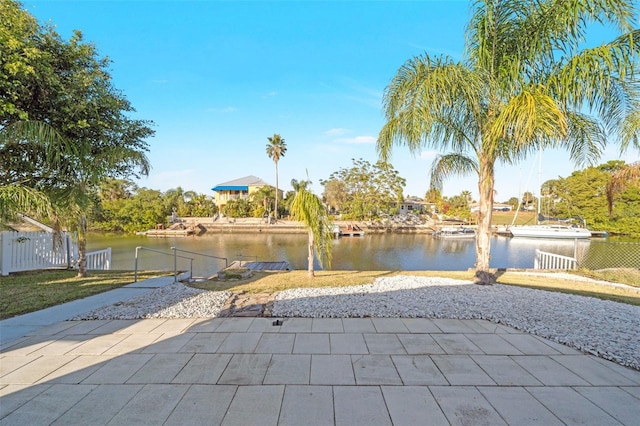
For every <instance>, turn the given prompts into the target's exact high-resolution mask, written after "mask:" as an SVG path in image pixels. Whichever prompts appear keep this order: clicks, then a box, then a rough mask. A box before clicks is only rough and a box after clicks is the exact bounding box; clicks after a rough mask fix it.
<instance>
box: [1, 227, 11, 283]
mask: <svg viewBox="0 0 640 426" xmlns="http://www.w3.org/2000/svg"><path fill="white" fill-rule="evenodd" d="M8 234H9V231H2V232H0V273H1V274H2V275H4V276H7V275H9V272H10V271H9V265H11V257H10V256H11V252H10V251H9V235H8Z"/></svg>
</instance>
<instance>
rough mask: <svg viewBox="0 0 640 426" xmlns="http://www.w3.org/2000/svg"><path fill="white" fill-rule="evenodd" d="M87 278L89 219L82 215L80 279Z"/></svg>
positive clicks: (79, 246)
mask: <svg viewBox="0 0 640 426" xmlns="http://www.w3.org/2000/svg"><path fill="white" fill-rule="evenodd" d="M86 276H87V217H86V216H85V215H84V214H81V215H80V218H79V223H78V278H84V277H86Z"/></svg>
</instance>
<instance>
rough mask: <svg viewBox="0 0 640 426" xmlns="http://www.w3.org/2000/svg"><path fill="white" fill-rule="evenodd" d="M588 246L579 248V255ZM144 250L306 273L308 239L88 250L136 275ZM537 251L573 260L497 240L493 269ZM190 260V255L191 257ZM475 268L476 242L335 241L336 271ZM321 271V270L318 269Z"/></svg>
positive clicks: (131, 244)
mask: <svg viewBox="0 0 640 426" xmlns="http://www.w3.org/2000/svg"><path fill="white" fill-rule="evenodd" d="M585 244H586V245H588V244H589V241H588V240H587V241H584V242H579V244H578V250H582V249H583V246H585ZM137 246H144V247H149V248H153V249H156V250H163V251H166V252H167V253H170V252H171V247H173V246H175V247H177V248H179V249H182V250H188V251H193V252H198V253H205V254H208V255H212V256H218V257H225V258H227V259H228V261H229V262H231V261H233V260H237V259H244V260H252V259H256V258H257V259H258V260H273V261H278V260H284V261H287V262H289V263H290V264H291V267H292V268H293V269H306V268H307V235H306V234H260V233H256V234H211V235H204V236H200V237H186V238H148V237H144V236H122V235H113V234H111V235H104V234H91V235H90V236H89V239H88V249H89V250H98V249H103V248H106V247H111V248H112V264H113V266H112V267H113V269H133V268H134V256H135V248H136V247H137ZM536 248H539V249H541V250H544V251H549V252H553V253H558V254H562V255H565V256H573V254H574V250H575V245H574V242H573V241H564V240H555V241H553V240H528V239H516V238H506V237H494V238H493V239H492V245H491V266H492V267H495V268H532V267H533V259H534V255H535V250H536ZM188 256H190V255H188ZM474 263H475V240H474V239H461V240H447V239H437V238H433V237H432V236H431V235H428V234H371V235H365V236H363V237H343V238H339V239H335V240H334V241H333V265H332V266H333V267H332V269H335V270H372V271H375V270H407V271H415V270H466V269H468V268H472V267H473V266H474ZM188 266H189V261H185V260H180V261H179V263H178V268H180V269H183V268H188ZM139 267H140V268H141V269H164V270H171V269H173V257H172V256H169V255H167V256H162V255H158V254H157V253H153V252H149V251H141V252H140V256H139ZM222 267H224V261H220V260H213V259H209V258H200V257H197V256H194V261H193V269H194V274H197V275H205V274H206V275H212V274H214V273H215V272H217V271H218V270H220V269H222ZM316 268H317V269H319V266H318V265H316Z"/></svg>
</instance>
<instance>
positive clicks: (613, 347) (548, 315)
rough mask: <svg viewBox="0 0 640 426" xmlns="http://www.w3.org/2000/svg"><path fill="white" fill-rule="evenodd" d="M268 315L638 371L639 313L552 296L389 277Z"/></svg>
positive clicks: (158, 302)
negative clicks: (414, 322)
mask: <svg viewBox="0 0 640 426" xmlns="http://www.w3.org/2000/svg"><path fill="white" fill-rule="evenodd" d="M230 296H231V293H229V292H210V291H204V290H196V289H193V288H190V287H186V286H184V285H182V284H179V283H177V284H171V285H169V286H167V287H165V288H162V289H159V290H155V291H153V292H151V293H148V294H146V295H144V296H140V297H137V298H135V299H131V300H129V301H127V302H125V303H120V304H117V305H112V306H108V307H106V308H102V309H99V310H96V311H93V312H90V313H89V314H87V315H83V316H82V317H78V318H75V319H133V318H194V317H200V318H210V317H216V316H218V314H219V312H220V310H221V309H222V306H223V305H224V303H225V301H226V300H227V298H228V297H230ZM272 316H274V317H309V318H339V317H342V318H347V317H403V318H418V317H421V318H451V319H485V320H489V321H492V322H495V323H498V324H503V325H507V326H510V327H514V328H516V329H518V330H522V331H526V332H529V333H532V334H535V335H538V336H541V337H544V338H547V339H550V340H552V341H555V342H558V343H562V344H565V345H568V346H570V347H573V348H576V349H578V350H581V351H583V352H587V353H591V354H594V355H597V356H599V357H602V358H605V359H609V360H612V361H615V362H617V363H619V364H621V365H626V366H629V367H632V368H635V369H638V370H640V307H638V306H632V305H626V304H622V303H617V302H612V301H606V300H600V299H595V298H591V297H582V296H575V295H568V294H563V293H557V292H549V291H543V290H533V289H528V288H522V287H516V286H506V285H501V284H495V285H492V286H479V285H474V284H471V283H470V282H469V281H461V280H454V279H448V278H432V277H416V276H395V277H386V278H379V279H377V280H376V281H375V282H374V283H373V284H368V285H361V286H353V287H338V288H306V289H292V290H286V291H283V292H280V293H279V294H278V295H277V296H276V300H275V302H274V304H273V309H272Z"/></svg>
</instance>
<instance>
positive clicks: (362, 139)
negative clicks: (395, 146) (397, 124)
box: [336, 136, 377, 144]
mask: <svg viewBox="0 0 640 426" xmlns="http://www.w3.org/2000/svg"><path fill="white" fill-rule="evenodd" d="M376 141H377V138H376V137H375V136H356V137H355V138H340V139H336V142H342V143H348V144H372V143H376Z"/></svg>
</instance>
